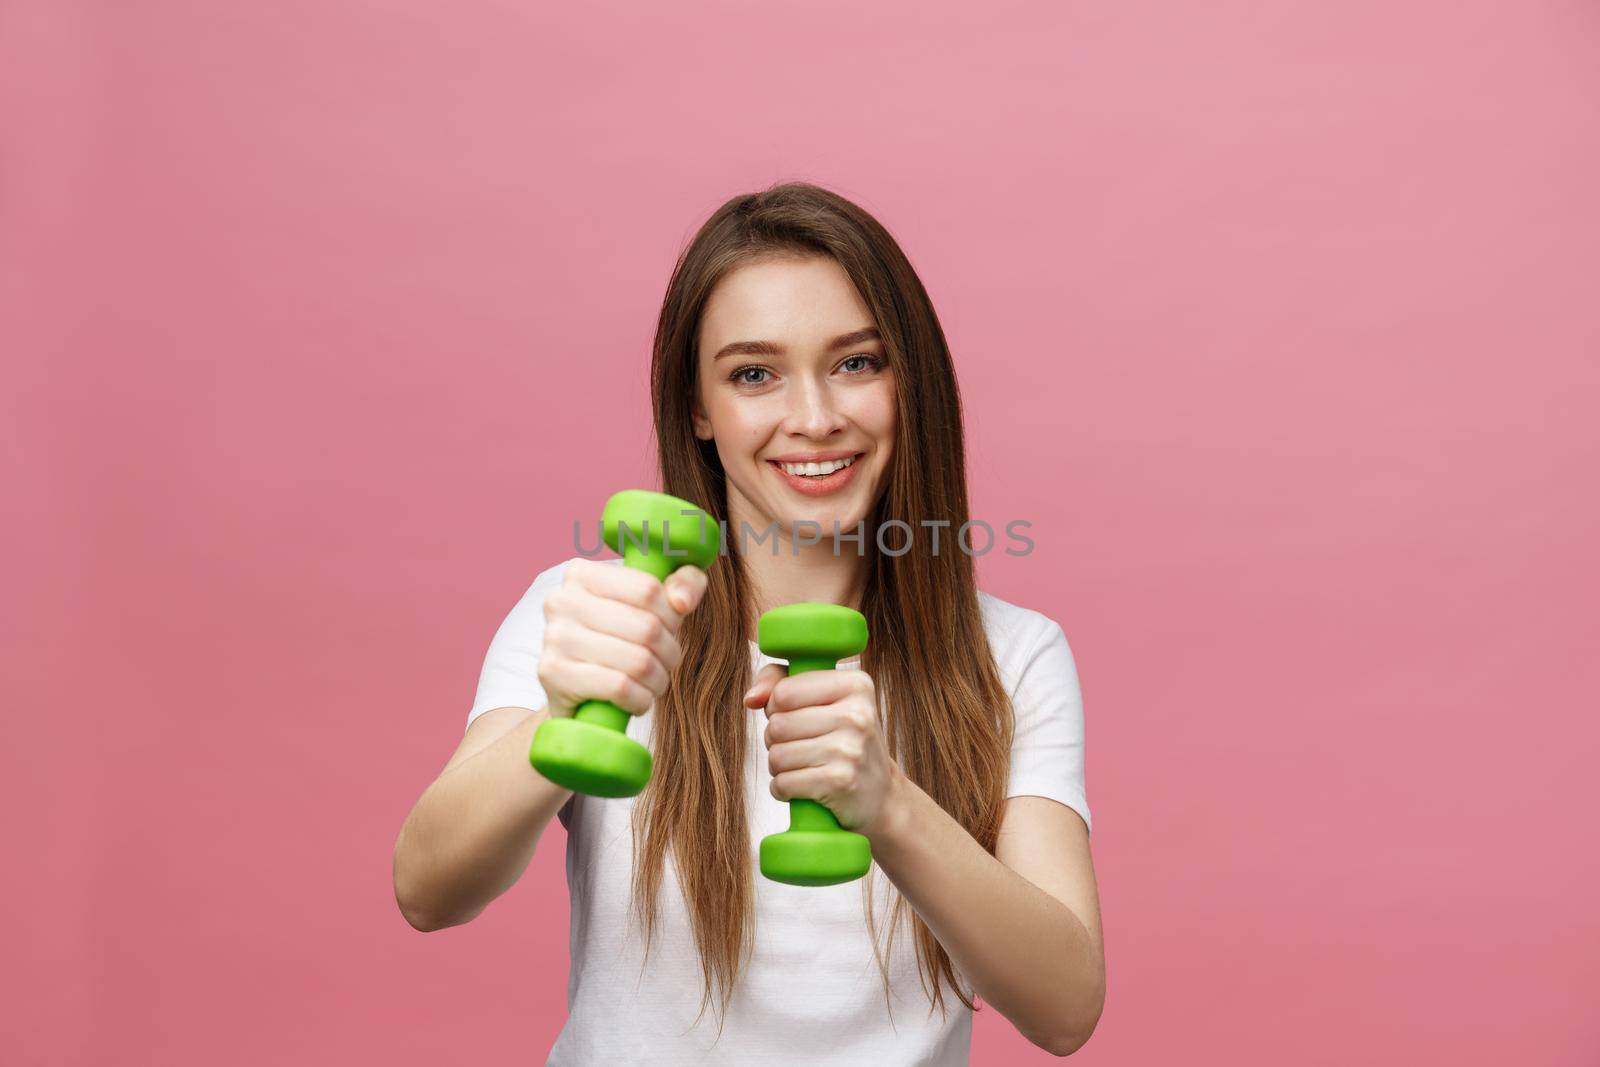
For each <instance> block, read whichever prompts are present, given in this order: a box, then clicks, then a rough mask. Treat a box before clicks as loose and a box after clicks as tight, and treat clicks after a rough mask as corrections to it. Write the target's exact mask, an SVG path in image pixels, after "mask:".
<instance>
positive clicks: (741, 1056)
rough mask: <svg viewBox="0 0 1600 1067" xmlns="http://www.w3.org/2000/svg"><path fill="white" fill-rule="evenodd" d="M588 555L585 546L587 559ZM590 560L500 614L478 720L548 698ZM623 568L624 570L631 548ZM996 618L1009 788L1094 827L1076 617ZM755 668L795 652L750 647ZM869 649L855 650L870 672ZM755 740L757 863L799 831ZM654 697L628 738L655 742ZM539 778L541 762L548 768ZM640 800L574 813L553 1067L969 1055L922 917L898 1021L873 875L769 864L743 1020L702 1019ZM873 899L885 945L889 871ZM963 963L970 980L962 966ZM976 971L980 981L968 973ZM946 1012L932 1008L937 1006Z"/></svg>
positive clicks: (882, 1066)
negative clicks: (550, 601)
mask: <svg viewBox="0 0 1600 1067" xmlns="http://www.w3.org/2000/svg"><path fill="white" fill-rule="evenodd" d="M576 558H579V557H574V559H576ZM573 562H574V560H571V559H569V560H567V561H565V562H563V563H560V564H557V565H556V566H554V567H552V568H550V569H549V570H546V571H544V572H542V573H541V574H539V576H538V577H537V578H535V579H534V581H533V585H532V586H531V587H530V588H529V589H528V591H527V593H525V594H524V595H523V597H522V599H521V600H520V601H518V602H517V604H516V606H515V607H513V608H512V609H511V612H510V614H508V615H507V616H506V619H505V621H504V622H503V623H502V624H501V625H500V629H499V631H498V632H497V633H496V634H495V636H494V640H493V641H492V642H491V643H490V645H489V652H488V655H487V657H486V658H485V660H484V664H483V673H482V675H481V677H480V678H479V681H478V692H477V698H476V700H474V702H473V705H472V710H471V712H470V714H469V715H468V717H467V721H468V723H470V722H471V721H472V720H473V719H474V718H476V717H477V716H478V715H480V714H482V713H483V712H485V711H488V710H489V709H491V708H498V707H522V708H530V709H538V708H541V707H543V706H544V703H545V695H544V690H543V688H541V686H540V685H539V677H538V665H539V653H540V649H541V648H542V646H543V641H544V598H545V597H546V596H547V595H548V594H549V592H550V591H551V590H552V589H555V588H556V587H558V586H559V585H560V584H561V582H562V576H563V574H564V573H565V571H566V569H567V567H568V566H570V565H571V564H572V563H573ZM611 562H614V563H616V564H617V565H619V566H620V565H621V563H622V561H621V560H620V559H613V560H611ZM978 602H979V604H980V606H981V610H982V615H983V623H984V629H985V631H986V633H987V635H988V638H989V643H990V646H991V648H992V649H993V651H994V655H995V660H996V663H997V665H998V667H999V670H1000V677H1001V679H1002V681H1003V682H1004V685H1005V688H1006V692H1007V693H1009V694H1010V695H1011V700H1012V704H1013V707H1014V709H1015V713H1016V733H1015V739H1014V742H1013V745H1012V749H1011V767H1010V772H1009V780H1008V785H1007V789H1006V793H1007V795H1008V796H1040V797H1049V798H1050V799H1052V800H1056V801H1059V802H1060V803H1062V804H1065V805H1066V806H1067V807H1069V808H1071V809H1073V810H1074V811H1076V812H1077V813H1078V814H1079V815H1081V816H1083V821H1084V823H1085V824H1088V823H1089V805H1088V801H1087V799H1086V794H1085V791H1084V774H1083V763H1084V759H1083V756H1084V749H1083V744H1084V726H1083V701H1082V697H1081V695H1080V693H1079V688H1078V674H1077V666H1076V664H1075V662H1074V660H1073V656H1072V650H1071V649H1070V648H1069V647H1068V645H1067V640H1066V637H1065V635H1064V634H1063V633H1062V630H1061V627H1060V626H1058V625H1057V624H1056V623H1055V622H1053V621H1052V620H1050V619H1049V618H1047V617H1045V616H1044V615H1042V614H1040V613H1039V612H1037V611H1031V610H1029V609H1027V608H1023V607H1018V606H1017V605H1015V604H1010V603H1007V602H1006V601H1004V600H1001V599H999V598H998V597H994V596H990V595H989V594H987V593H983V592H979V594H978ZM750 656H751V663H752V667H753V669H759V668H760V667H761V666H762V665H764V664H767V663H773V662H781V661H777V660H774V659H772V658H771V657H769V656H766V655H764V654H763V653H762V652H761V651H760V649H759V648H758V647H757V646H756V643H755V642H754V641H752V642H750ZM858 662H859V657H855V658H852V659H847V660H843V661H841V664H840V665H841V666H845V667H850V666H855V665H857V664H858ZM747 714H748V716H749V721H750V736H749V742H748V747H747V753H748V762H747V764H746V767H745V805H746V811H747V813H748V821H749V825H750V856H751V865H752V869H754V868H755V866H756V862H757V861H756V856H757V850H758V848H759V842H760V840H761V838H763V837H765V836H766V835H768V834H773V833H778V832H780V831H783V830H787V829H788V828H789V805H788V804H787V803H784V802H782V801H779V800H775V799H774V798H773V796H772V794H771V792H770V791H769V787H770V785H771V782H772V776H771V774H770V773H769V772H768V769H767V756H766V754H767V749H766V745H765V744H764V743H763V741H762V730H763V728H764V727H765V725H766V717H765V716H764V715H763V714H761V713H760V712H759V711H751V712H747ZM654 715H655V709H654V708H652V709H651V710H650V711H649V712H647V713H645V714H644V715H639V716H635V717H634V718H633V719H632V720H630V722H629V724H628V735H629V736H630V737H632V738H633V739H634V740H636V741H639V742H640V743H642V744H644V745H645V746H646V747H650V737H651V725H652V720H653V717H654ZM529 773H537V772H534V771H533V770H532V769H531V768H530V769H529ZM636 799H637V798H634V797H627V798H620V799H603V798H599V797H589V796H584V795H583V794H578V793H575V794H573V796H572V799H571V800H569V801H568V803H567V804H566V806H564V807H563V808H562V809H561V813H560V819H561V823H562V825H563V826H565V827H566V829H567V887H568V891H569V894H570V897H571V902H572V919H571V934H570V945H571V957H572V964H571V970H570V972H569V974H568V979H567V1022H566V1026H565V1027H564V1028H563V1029H562V1031H561V1034H560V1036H559V1037H558V1038H557V1039H556V1043H555V1046H554V1048H552V1049H551V1051H550V1058H549V1060H548V1063H550V1064H556V1065H560V1067H565V1065H575V1067H586V1065H589V1064H611V1063H618V1064H620V1063H651V1064H656V1065H673V1064H686V1065H687V1064H693V1065H700V1064H740V1065H743V1064H757V1063H799V1062H804V1063H806V1064H811V1065H817V1067H821V1065H828V1064H873V1065H876V1067H893V1065H900V1064H926V1065H936V1067H945V1065H952V1067H953V1065H964V1064H966V1063H967V1059H968V1050H969V1047H970V1043H971V1037H972V1012H971V1011H969V1010H968V1009H967V1008H965V1007H964V1006H963V1005H962V1004H961V1001H960V1000H959V999H957V998H956V997H955V995H954V991H953V990H951V989H950V988H949V986H948V983H946V986H945V990H944V1003H945V1014H944V1015H943V1017H941V1015H940V1013H939V1011H938V1010H937V1009H932V1007H931V1004H930V1002H929V1000H928V996H927V994H926V993H925V992H924V991H923V985H922V978H921V977H920V975H919V974H918V969H917V959H916V949H915V946H914V940H915V939H914V937H913V936H912V933H911V926H910V922H909V917H910V915H909V906H908V907H907V916H906V919H905V920H903V924H902V926H901V928H900V930H899V931H897V933H896V935H895V941H894V947H893V950H892V952H891V953H890V954H889V955H888V957H887V958H886V962H887V964H888V966H889V978H890V993H891V1000H892V1004H893V1019H892V1021H891V1018H890V1015H889V1011H888V1008H887V1004H888V1002H886V999H885V996H884V991H883V980H882V975H881V972H880V971H879V968H878V963H877V960H876V958H875V957H874V955H873V950H872V942H871V940H870V938H869V936H868V933H867V925H866V912H865V904H864V896H863V883H864V882H865V881H866V880H867V879H862V880H860V881H858V882H847V883H845V884H843V885H834V886H820V887H807V886H791V885H784V884H782V883H779V882H773V881H770V880H769V879H767V878H764V877H762V876H761V874H760V871H759V870H754V894H755V909H756V914H755V938H756V940H755V945H754V950H753V954H752V956H751V958H750V960H749V962H748V963H747V964H746V965H745V967H744V968H743V969H742V970H741V971H740V972H739V975H738V978H737V981H736V984H735V987H734V995H733V999H732V1001H731V1002H730V1004H729V1006H728V1014H727V1019H726V1023H725V1026H724V1028H723V1031H722V1034H721V1036H720V1038H719V1037H718V1034H717V1006H716V1004H715V1001H714V1000H713V1003H712V1004H711V1005H710V1006H708V1007H707V1009H706V1011H705V1014H704V1016H703V1017H702V1018H701V1019H700V1021H699V1022H698V1024H695V1016H696V1014H697V1013H698V1011H699V1008H700V999H701V993H702V988H703V979H702V977H701V971H700V962H699V956H698V952H697V949H696V947H695V943H694V936H693V932H692V928H691V926H690V923H689V915H688V910H687V907H686V905H685V903H684V900H683V896H682V892H681V888H680V885H679V882H678V879H677V875H676V871H675V870H674V868H673V864H672V858H671V856H670V855H669V856H668V857H667V862H666V863H665V865H664V867H663V870H662V887H661V898H660V901H659V908H658V919H657V926H656V935H655V943H654V944H653V945H652V947H651V953H650V963H649V968H648V970H645V969H643V967H642V962H643V959H644V955H643V952H644V945H643V939H642V938H641V936H640V934H639V929H638V925H637V923H636V922H635V920H634V918H633V915H632V913H631V901H630V898H631V888H632V871H633V839H632V833H631V829H630V818H631V815H632V811H633V804H634V802H635V800H636ZM867 878H868V879H874V880H875V882H876V884H875V885H874V887H873V901H874V905H875V907H876V909H877V913H878V917H877V928H878V933H879V939H880V944H881V942H882V939H883V938H885V937H886V936H887V933H888V919H889V905H890V903H891V893H892V889H893V887H892V886H891V885H890V884H889V882H888V879H887V878H886V877H884V875H883V873H882V872H881V871H880V870H879V869H878V868H877V867H876V866H874V867H873V868H872V870H871V871H870V872H869V874H868V876H867ZM957 974H961V972H960V970H959V968H958V969H957ZM961 979H962V982H963V983H964V984H965V985H966V987H967V988H969V989H970V988H971V986H970V983H969V982H967V978H966V976H965V975H961ZM930 1012H931V1014H930Z"/></svg>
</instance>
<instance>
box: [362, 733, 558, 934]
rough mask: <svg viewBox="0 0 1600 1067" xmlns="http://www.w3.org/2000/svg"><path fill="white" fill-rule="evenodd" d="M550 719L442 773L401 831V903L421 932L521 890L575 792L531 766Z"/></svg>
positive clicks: (457, 921)
mask: <svg viewBox="0 0 1600 1067" xmlns="http://www.w3.org/2000/svg"><path fill="white" fill-rule="evenodd" d="M546 718H547V716H546V714H545V712H544V711H543V709H541V710H539V711H537V712H533V713H531V714H529V715H528V716H527V717H526V718H524V719H523V720H521V721H520V722H518V723H517V725H516V726H514V727H512V728H511V729H510V730H509V731H507V732H506V733H505V734H504V735H502V736H501V737H499V738H497V739H496V740H495V741H494V742H493V743H491V744H490V745H489V746H488V747H486V748H484V749H483V750H482V751H481V752H477V753H475V754H473V755H472V756H470V757H469V758H467V759H465V760H463V761H462V762H461V763H458V764H456V765H455V766H454V767H451V768H450V769H449V770H447V771H445V772H444V773H443V774H441V775H440V776H439V777H438V779H437V780H435V781H434V782H433V784H431V785H430V786H428V788H427V789H426V790H425V791H424V792H423V794H422V796H421V798H420V799H418V801H417V803H416V805H415V806H414V807H413V808H412V809H411V814H410V815H409V816H407V817H406V821H405V825H404V826H402V827H401V829H400V837H399V839H398V840H397V841H396V843H395V850H394V885H395V898H396V900H397V901H398V903H399V905H400V909H401V911H402V912H403V913H404V915H405V916H406V920H407V921H408V922H410V923H411V925H412V926H414V927H416V928H417V929H419V930H437V929H441V928H443V927H447V926H459V925H461V924H462V923H465V922H470V921H471V920H472V919H474V918H476V917H477V915H478V914H479V913H480V912H482V911H483V909H484V908H486V907H487V906H488V905H489V903H490V902H491V901H492V900H494V899H495V898H496V897H498V896H499V895H500V894H501V893H504V892H505V891H506V890H507V889H510V888H511V886H512V885H514V884H516V881H517V879H518V878H520V877H521V876H522V872H523V871H524V870H526V869H527V867H528V861H529V860H531V859H532V858H533V853H534V849H535V848H536V846H537V845H538V842H539V837H540V835H541V834H543V832H544V829H545V827H546V826H548V825H549V823H550V819H551V818H552V817H553V816H554V815H555V814H556V812H557V811H559V810H560V809H561V806H562V805H563V804H565V803H566V802H567V798H568V797H570V796H571V795H572V793H571V791H569V790H566V789H562V788H561V787H560V786H558V785H556V784H555V783H554V782H551V781H550V780H549V779H547V778H545V777H544V776H543V775H541V774H540V773H539V772H538V771H536V770H534V769H533V767H531V766H530V765H529V763H528V747H529V745H530V744H531V743H532V741H533V733H534V731H535V730H536V729H538V726H539V724H540V723H541V722H543V721H544V720H545V719H546Z"/></svg>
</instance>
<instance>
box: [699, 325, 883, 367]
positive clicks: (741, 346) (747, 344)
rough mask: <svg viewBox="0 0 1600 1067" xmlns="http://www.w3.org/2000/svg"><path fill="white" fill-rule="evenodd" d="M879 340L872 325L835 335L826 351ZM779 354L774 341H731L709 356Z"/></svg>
mask: <svg viewBox="0 0 1600 1067" xmlns="http://www.w3.org/2000/svg"><path fill="white" fill-rule="evenodd" d="M879 340H882V338H881V337H880V336H879V335H878V330H877V328H876V327H874V326H868V327H866V328H864V329H860V330H853V331H851V332H850V333H847V334H842V335H840V336H838V337H835V338H834V339H833V340H832V341H831V342H829V344H828V351H829V352H834V351H837V350H838V349H841V348H849V347H850V346H851V345H858V344H860V343H861V342H863V341H879ZM781 355H783V346H782V345H780V344H778V343H777V342H775V341H731V342H729V343H728V344H725V345H723V346H722V348H721V349H719V350H718V351H717V354H716V355H714V356H712V357H711V361H712V362H713V363H715V362H716V361H717V360H719V359H721V358H722V357H723V356H781Z"/></svg>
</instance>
